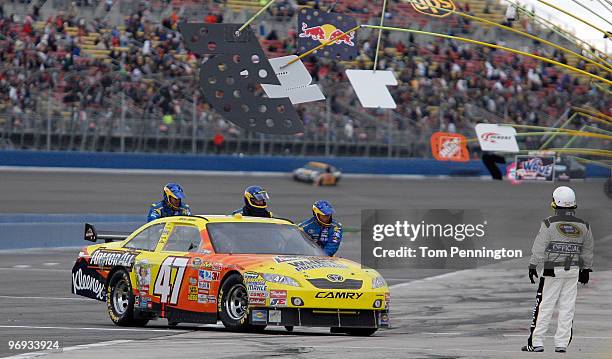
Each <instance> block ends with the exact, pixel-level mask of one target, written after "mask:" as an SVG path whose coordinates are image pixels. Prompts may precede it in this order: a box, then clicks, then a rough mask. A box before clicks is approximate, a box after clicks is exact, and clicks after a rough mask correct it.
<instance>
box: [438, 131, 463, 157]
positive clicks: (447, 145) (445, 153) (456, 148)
mask: <svg viewBox="0 0 612 359" xmlns="http://www.w3.org/2000/svg"><path fill="white" fill-rule="evenodd" d="M431 153H432V154H433V156H434V158H435V159H436V160H438V161H454V162H465V161H469V160H470V154H469V152H468V149H467V142H466V140H465V137H464V136H463V135H460V134H458V133H447V132H436V133H434V134H433V135H431Z"/></svg>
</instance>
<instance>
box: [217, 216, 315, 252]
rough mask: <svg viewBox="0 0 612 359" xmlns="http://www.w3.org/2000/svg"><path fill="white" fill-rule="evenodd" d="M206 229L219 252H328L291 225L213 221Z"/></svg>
mask: <svg viewBox="0 0 612 359" xmlns="http://www.w3.org/2000/svg"><path fill="white" fill-rule="evenodd" d="M206 228H207V229H208V234H209V236H210V240H211V242H212V245H213V248H214V249H215V252H216V253H232V254H294V255H304V256H320V255H324V253H323V251H322V250H321V249H320V248H319V247H318V246H317V245H316V244H315V243H313V242H312V241H311V240H310V239H309V238H308V237H307V236H306V234H304V233H303V232H302V231H301V230H299V229H298V228H297V227H295V226H291V225H287V224H275V223H253V222H239V223H237V222H231V223H210V224H208V225H207V226H206Z"/></svg>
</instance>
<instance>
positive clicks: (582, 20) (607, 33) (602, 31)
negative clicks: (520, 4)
mask: <svg viewBox="0 0 612 359" xmlns="http://www.w3.org/2000/svg"><path fill="white" fill-rule="evenodd" d="M538 1H539V2H541V3H542V4H544V5H547V6H550V7H552V8H553V9H555V10H557V11H561V12H562V13H564V14H565V15H567V16H569V17H573V18H574V19H576V20H578V21H580V22H582V23H583V24H586V25H588V26H590V27H592V28H593V29H595V30H597V31H599V32H601V33H602V34H604V35H605V37H608V36H610V35H612V33H610V32H609V31H605V30H603V29H601V28H599V27H597V26H595V25H593V24H591V23H590V22H588V21H586V20H584V19H582V18H579V17H578V16H576V15H574V14H572V13H570V12H567V11H565V10H563V9H561V8H560V7H558V6H555V5H553V4H551V3H549V2H546V1H544V0H538Z"/></svg>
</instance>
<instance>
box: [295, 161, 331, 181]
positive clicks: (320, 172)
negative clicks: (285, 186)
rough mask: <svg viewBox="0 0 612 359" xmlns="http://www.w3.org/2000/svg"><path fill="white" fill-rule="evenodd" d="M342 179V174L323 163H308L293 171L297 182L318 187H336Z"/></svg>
mask: <svg viewBox="0 0 612 359" xmlns="http://www.w3.org/2000/svg"><path fill="white" fill-rule="evenodd" d="M341 177H342V172H340V171H339V170H338V169H337V168H336V167H334V166H332V165H330V164H327V163H323V162H308V163H307V164H305V165H304V166H302V167H300V168H297V169H295V170H294V171H293V179H294V180H295V181H298V182H306V183H312V184H315V185H317V186H335V185H337V184H338V182H339V181H340V178H341Z"/></svg>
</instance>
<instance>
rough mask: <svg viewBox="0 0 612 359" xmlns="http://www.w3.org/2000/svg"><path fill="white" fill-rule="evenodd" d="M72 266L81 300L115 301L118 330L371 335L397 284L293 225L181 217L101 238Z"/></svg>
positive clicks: (385, 320) (89, 236)
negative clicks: (160, 323)
mask: <svg viewBox="0 0 612 359" xmlns="http://www.w3.org/2000/svg"><path fill="white" fill-rule="evenodd" d="M85 239H86V240H89V241H94V242H95V241H97V240H104V241H105V243H101V244H95V245H90V246H87V247H85V248H83V249H82V250H81V252H80V253H79V256H78V258H77V261H76V263H75V265H74V268H73V269H72V291H73V293H74V294H77V295H82V296H85V297H90V298H93V299H97V300H101V301H106V303H107V310H108V314H109V316H110V318H111V320H112V321H113V322H114V323H115V324H117V325H127V326H143V325H145V324H146V323H147V322H148V321H149V320H151V319H157V318H166V319H167V320H168V323H169V324H170V325H175V324H177V323H179V322H191V323H208V324H214V323H217V321H218V320H221V322H222V323H223V325H225V327H227V328H230V329H233V330H239V331H252V330H262V329H263V328H265V327H266V326H267V325H280V326H285V327H287V329H288V330H291V329H292V328H293V326H313V327H330V328H332V332H344V333H348V334H351V335H371V334H373V333H374V332H375V331H376V330H377V329H378V328H380V327H388V325H389V288H388V286H387V284H386V282H385V280H384V279H383V278H382V276H381V275H380V274H379V273H378V272H376V271H375V270H373V269H369V268H362V267H361V265H359V264H357V263H355V262H352V261H350V260H347V259H342V258H337V257H328V256H326V255H325V254H324V253H323V252H322V250H321V249H320V248H319V247H318V246H317V245H316V244H315V243H313V242H312V241H311V240H310V239H309V237H308V236H307V235H305V234H304V233H303V232H302V231H301V230H300V229H299V228H298V227H297V226H295V225H294V224H293V223H291V222H290V221H288V220H284V219H276V218H256V217H243V216H242V215H239V214H238V215H233V216H177V217H167V218H162V219H158V220H155V221H152V222H149V223H147V224H145V225H144V226H142V227H140V228H139V229H137V230H136V231H135V232H134V233H131V234H129V235H128V234H120V233H112V234H109V233H97V232H96V230H95V228H94V227H93V226H91V225H88V224H86V225H85Z"/></svg>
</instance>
